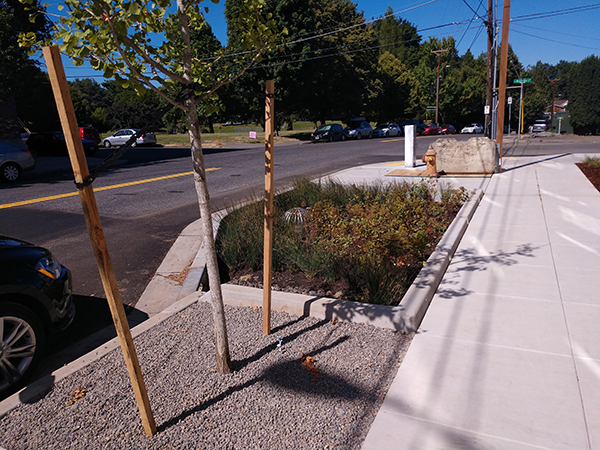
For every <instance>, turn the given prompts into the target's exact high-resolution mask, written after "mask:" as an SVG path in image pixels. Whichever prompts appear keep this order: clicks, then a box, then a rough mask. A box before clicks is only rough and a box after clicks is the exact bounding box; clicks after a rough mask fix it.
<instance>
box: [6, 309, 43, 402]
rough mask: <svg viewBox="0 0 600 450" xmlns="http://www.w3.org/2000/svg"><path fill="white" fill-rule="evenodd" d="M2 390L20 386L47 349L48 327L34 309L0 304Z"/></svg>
mask: <svg viewBox="0 0 600 450" xmlns="http://www.w3.org/2000/svg"><path fill="white" fill-rule="evenodd" d="M0 333H1V334H0V346H1V348H0V392H4V391H6V390H8V389H11V388H15V387H19V386H20V385H21V383H22V381H23V380H24V379H25V378H26V377H27V375H28V374H29V373H31V370H32V369H33V368H34V367H35V364H36V363H37V361H38V359H39V357H40V355H41V354H42V352H43V350H44V348H43V347H44V339H45V331H44V327H43V325H42V322H41V321H40V319H39V318H38V317H37V316H36V315H35V313H34V312H33V311H31V310H30V309H29V308H26V307H24V306H21V305H18V304H16V303H11V302H3V303H2V304H0Z"/></svg>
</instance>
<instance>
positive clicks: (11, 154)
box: [0, 139, 35, 181]
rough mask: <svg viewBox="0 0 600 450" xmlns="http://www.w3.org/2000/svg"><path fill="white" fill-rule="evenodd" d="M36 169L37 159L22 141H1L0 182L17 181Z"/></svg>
mask: <svg viewBox="0 0 600 450" xmlns="http://www.w3.org/2000/svg"><path fill="white" fill-rule="evenodd" d="M34 168H35V158H34V157H33V155H32V154H31V152H30V151H29V150H28V149H27V147H26V146H25V145H23V142H22V141H21V139H15V140H14V141H11V140H2V141H0V181H17V180H18V179H19V177H20V176H21V174H22V173H23V172H26V171H28V170H33V169H34Z"/></svg>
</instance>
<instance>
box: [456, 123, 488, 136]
mask: <svg viewBox="0 0 600 450" xmlns="http://www.w3.org/2000/svg"><path fill="white" fill-rule="evenodd" d="M460 132H461V134H467V133H468V134H481V133H483V125H481V124H480V123H471V124H469V125H467V126H466V127H464V128H463V129H462V130H460Z"/></svg>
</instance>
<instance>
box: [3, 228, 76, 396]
mask: <svg viewBox="0 0 600 450" xmlns="http://www.w3.org/2000/svg"><path fill="white" fill-rule="evenodd" d="M0 267H2V270H1V271H0V394H4V393H7V391H13V390H15V389H17V388H19V387H20V386H22V383H23V382H24V381H25V380H26V378H27V376H28V375H29V374H30V373H31V371H32V370H33V368H34V367H35V365H36V363H37V362H38V360H39V358H40V356H41V355H42V354H43V352H44V350H45V349H46V348H47V347H48V344H49V342H50V340H51V338H52V336H53V335H54V334H55V333H57V332H59V331H62V330H64V329H65V328H66V327H67V326H69V324H70V323H71V322H72V321H73V318H74V316H75V305H74V304H73V298H72V296H71V273H70V271H69V270H68V269H67V268H66V267H64V266H63V265H61V264H60V263H59V262H58V261H57V260H56V259H55V258H54V257H53V256H52V253H50V251H48V250H47V249H45V248H43V247H38V246H36V245H33V244H30V243H28V242H25V241H22V240H20V239H15V238H11V237H8V236H1V235H0Z"/></svg>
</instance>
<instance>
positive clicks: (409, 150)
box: [404, 125, 417, 169]
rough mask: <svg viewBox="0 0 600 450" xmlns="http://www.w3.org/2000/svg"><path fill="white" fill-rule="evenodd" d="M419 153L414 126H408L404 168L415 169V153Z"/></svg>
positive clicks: (405, 129)
mask: <svg viewBox="0 0 600 450" xmlns="http://www.w3.org/2000/svg"><path fill="white" fill-rule="evenodd" d="M416 151H417V141H416V134H415V126H414V125H406V126H405V127H404V167H408V168H410V169H412V168H413V167H415V163H416V162H417V160H416V159H415V152H416Z"/></svg>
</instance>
